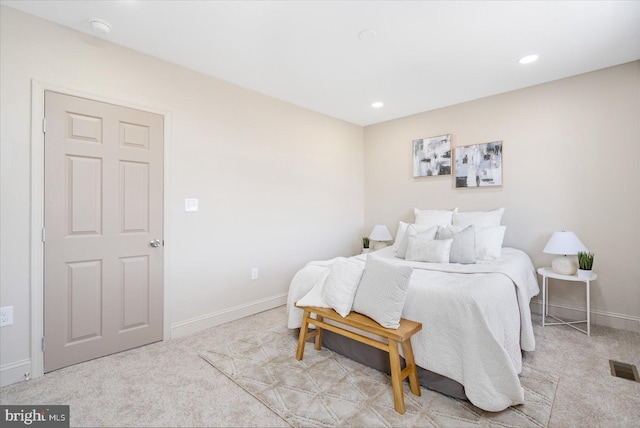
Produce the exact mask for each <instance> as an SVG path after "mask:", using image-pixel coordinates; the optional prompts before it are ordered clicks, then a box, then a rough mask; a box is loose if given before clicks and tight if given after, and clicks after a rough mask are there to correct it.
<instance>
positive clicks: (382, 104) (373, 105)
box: [371, 101, 384, 108]
mask: <svg viewBox="0 0 640 428" xmlns="http://www.w3.org/2000/svg"><path fill="white" fill-rule="evenodd" d="M382 106H384V103H383V102H382V101H376V102H375V103H373V104H371V107H373V108H380V107H382Z"/></svg>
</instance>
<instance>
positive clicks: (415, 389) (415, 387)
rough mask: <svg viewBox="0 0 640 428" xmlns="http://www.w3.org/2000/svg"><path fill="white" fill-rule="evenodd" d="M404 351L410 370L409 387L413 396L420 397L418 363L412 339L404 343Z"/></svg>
mask: <svg viewBox="0 0 640 428" xmlns="http://www.w3.org/2000/svg"><path fill="white" fill-rule="evenodd" d="M402 351H403V352H404V360H405V362H406V363H407V367H408V368H409V385H411V392H412V393H413V395H417V396H418V397H419V396H420V384H419V383H418V371H417V369H416V362H415V360H414V358H413V348H412V347H411V338H409V339H407V340H405V341H404V342H402Z"/></svg>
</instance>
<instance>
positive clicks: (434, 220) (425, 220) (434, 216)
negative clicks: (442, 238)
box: [413, 208, 458, 226]
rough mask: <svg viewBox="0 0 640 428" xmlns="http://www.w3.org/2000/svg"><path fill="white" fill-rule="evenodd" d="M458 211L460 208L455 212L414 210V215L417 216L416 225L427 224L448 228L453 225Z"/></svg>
mask: <svg viewBox="0 0 640 428" xmlns="http://www.w3.org/2000/svg"><path fill="white" fill-rule="evenodd" d="M457 211H458V208H456V209H454V210H453V211H445V210H419V209H418V208H414V209H413V213H414V214H415V216H416V223H415V224H427V225H429V226H448V225H450V224H451V218H452V216H453V215H454V213H456V212H457Z"/></svg>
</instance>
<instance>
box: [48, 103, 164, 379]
mask: <svg viewBox="0 0 640 428" xmlns="http://www.w3.org/2000/svg"><path fill="white" fill-rule="evenodd" d="M45 118H46V133H45V220H44V223H45V232H46V233H45V243H44V248H45V257H44V260H45V268H44V271H45V280H44V334H45V343H46V347H45V352H44V371H45V372H49V371H51V370H56V369H59V368H61V367H65V366H68V365H71V364H76V363H79V362H82V361H87V360H90V359H93V358H97V357H101V356H104V355H108V354H112V353H115V352H119V351H123V350H126V349H130V348H134V347H136V346H140V345H145V344H148V343H151V342H155V341H158V340H161V339H162V331H163V284H162V270H163V268H162V264H163V251H162V242H163V240H162V235H163V233H162V224H163V219H162V217H163V196H162V195H163V189H162V186H163V145H164V136H163V117H162V116H160V115H157V114H153V113H148V112H144V111H140V110H135V109H131V108H126V107H121V106H116V105H113V104H107V103H102V102H98V101H93V100H88V99H85V98H78V97H73V96H69V95H63V94H59V93H56V92H50V91H47V92H45Z"/></svg>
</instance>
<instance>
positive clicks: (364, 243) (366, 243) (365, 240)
mask: <svg viewBox="0 0 640 428" xmlns="http://www.w3.org/2000/svg"><path fill="white" fill-rule="evenodd" d="M368 252H369V237H368V236H363V237H362V254H365V253H368Z"/></svg>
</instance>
